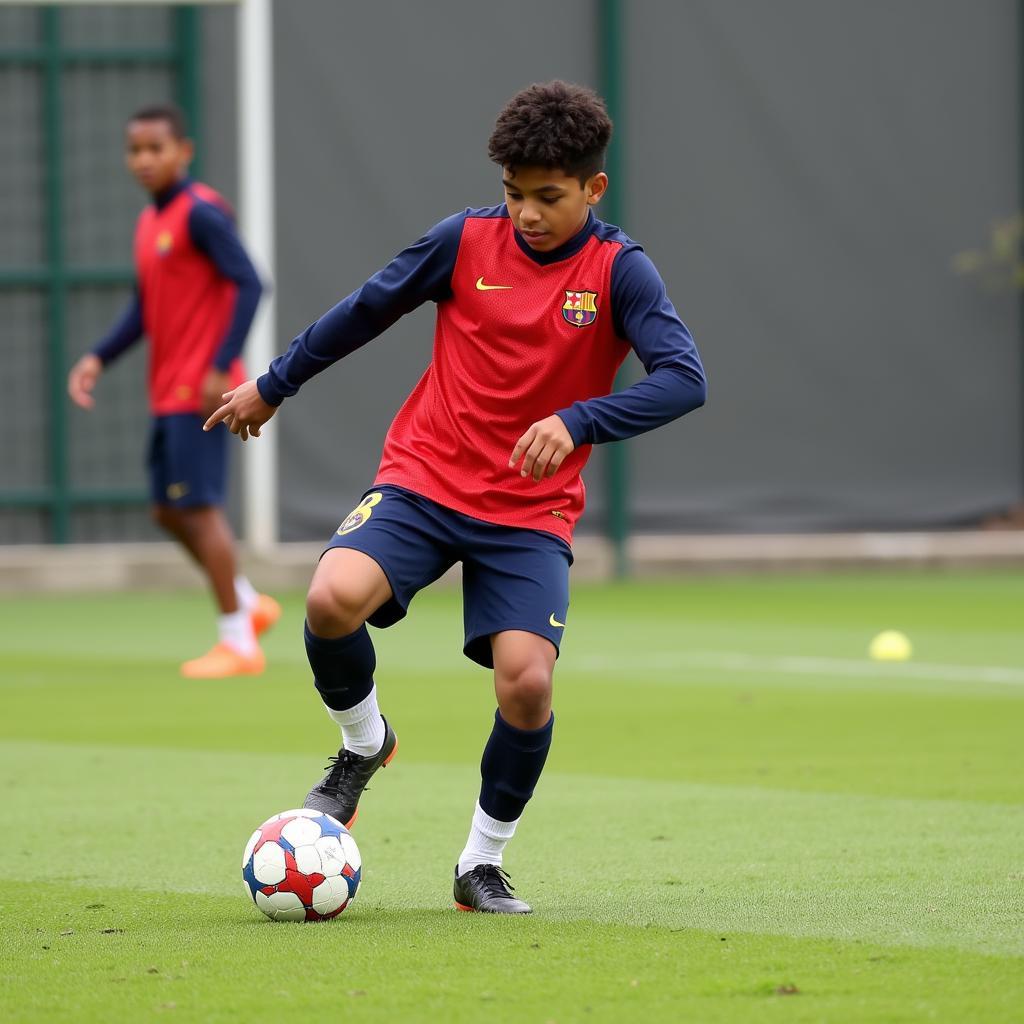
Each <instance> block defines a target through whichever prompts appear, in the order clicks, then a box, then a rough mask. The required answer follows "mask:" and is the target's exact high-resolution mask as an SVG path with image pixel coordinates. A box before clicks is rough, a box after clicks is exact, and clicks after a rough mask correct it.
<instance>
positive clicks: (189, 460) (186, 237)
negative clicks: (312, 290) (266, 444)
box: [68, 106, 281, 679]
mask: <svg viewBox="0 0 1024 1024" xmlns="http://www.w3.org/2000/svg"><path fill="white" fill-rule="evenodd" d="M125 140H126V161H127V164H128V169H129V171H131V173H132V174H133V175H134V176H135V178H136V180H137V181H138V182H139V184H140V185H141V186H142V187H143V188H144V189H145V190H146V191H147V192H149V194H150V196H151V197H152V200H153V202H152V204H151V205H149V206H147V207H146V208H145V209H144V210H143V211H142V213H141V215H140V216H139V220H138V224H137V226H136V228H135V246H134V250H135V270H136V288H135V295H134V297H133V298H132V300H131V302H130V303H129V304H128V307H127V308H126V309H125V310H124V312H123V313H122V314H121V317H120V318H119V319H118V321H117V322H116V323H115V324H114V326H113V327H112V328H111V330H110V332H109V333H108V334H107V336H106V337H105V338H104V339H103V340H102V341H101V342H100V343H99V344H98V345H97V346H96V347H95V348H94V349H93V350H92V351H91V352H89V353H88V354H87V355H84V356H83V357H82V358H81V359H79V360H78V362H76V363H75V365H74V366H73V367H72V369H71V373H70V375H69V377H68V392H69V393H70V395H71V398H72V399H73V400H74V401H75V402H76V403H77V404H78V405H80V406H81V407H82V408H84V409H91V408H92V407H93V405H94V398H93V394H92V392H93V389H94V388H95V386H96V382H97V380H98V379H99V377H100V374H101V373H102V372H103V370H104V369H105V368H106V367H107V366H108V365H109V364H110V363H112V362H113V361H114V360H115V359H116V358H117V357H118V356H119V355H121V354H122V353H123V352H125V351H126V350H127V349H128V348H130V347H131V346H132V345H134V344H135V343H136V342H137V341H138V340H139V338H141V337H142V335H143V334H146V335H147V336H148V337H149V340H150V350H149V402H150V408H151V411H152V414H153V426H152V432H151V436H150V442H149V476H150V490H151V496H152V502H153V506H152V510H153V518H154V519H155V520H156V522H157V523H158V525H160V526H161V527H162V528H163V529H164V530H166V531H167V532H168V533H169V534H170V535H171V536H172V537H174V538H175V539H176V540H177V541H178V542H179V543H180V544H181V545H182V546H183V547H184V548H185V550H186V551H188V553H189V554H190V555H191V556H192V557H193V558H194V559H195V561H196V562H197V563H198V564H199V567H200V568H201V569H202V570H203V572H204V574H205V575H206V578H207V580H208V581H209V584H210V587H211V589H212V590H213V595H214V598H215V600H216V602H217V606H218V608H219V611H220V616H219V619H218V626H219V633H220V640H219V643H217V644H216V646H214V647H213V649H212V650H211V651H209V652H208V653H206V654H204V655H203V656H202V657H199V658H196V659H194V660H192V661H187V662H185V664H184V665H182V667H181V672H182V675H184V676H186V677H188V678H192V679H211V678H219V677H223V676H233V675H255V674H258V673H260V672H262V671H263V667H264V657H263V652H262V651H261V650H260V646H259V643H258V641H257V636H258V634H260V633H262V632H263V631H264V630H266V629H269V628H270V626H272V625H273V624H274V622H275V621H277V618H278V617H279V615H280V614H281V609H280V607H279V605H278V604H277V602H276V601H275V600H274V599H273V598H271V597H269V596H267V595H266V594H257V593H256V591H255V590H254V589H253V587H252V584H251V583H250V582H249V581H248V580H247V579H246V578H245V576H242V575H239V574H238V572H237V570H236V568H235V553H234V538H233V536H232V533H231V527H230V525H229V524H228V521H227V519H226V518H225V516H224V513H223V511H222V508H221V506H222V504H223V501H224V487H225V476H226V466H225V454H226V453H225V447H226V440H227V432H226V430H225V429H224V428H221V429H219V430H213V431H209V432H204V431H203V429H202V426H203V421H204V420H205V418H206V417H207V416H209V415H210V413H211V412H212V411H213V410H214V409H215V408H216V407H217V406H218V405H219V404H220V402H221V396H222V395H223V394H224V392H225V391H227V390H228V388H230V387H232V386H234V385H236V384H238V383H240V382H241V381H242V380H244V379H245V374H244V372H243V370H242V364H241V362H240V361H239V358H238V357H239V353H240V352H241V351H242V346H243V344H244V342H245V336H246V334H247V333H248V331H249V325H250V324H251V323H252V318H253V314H254V313H255V312H256V306H257V304H258V303H259V298H260V290H261V289H260V281H259V278H258V277H257V275H256V271H255V269H254V268H253V265H252V262H251V261H250V260H249V257H248V256H247V255H246V252H245V249H243V248H242V243H241V242H240V241H239V238H238V234H237V232H236V231H235V226H234V223H233V219H232V214H231V211H230V209H229V207H228V206H227V204H226V203H225V202H224V200H223V199H221V197H220V196H219V195H217V193H216V192H214V190H213V189H211V188H208V187H207V186H206V185H201V184H199V182H194V181H192V180H191V179H190V178H189V177H188V166H189V163H190V162H191V160H192V152H193V150H192V143H191V142H190V141H189V140H188V139H187V138H186V137H185V122H184V118H183V117H182V114H181V112H180V111H179V110H178V109H177V108H176V107H173V106H154V107H146V108H145V109H143V110H140V111H138V112H137V113H136V114H135V115H133V117H132V118H131V120H130V121H129V122H128V124H127V126H126V129H125Z"/></svg>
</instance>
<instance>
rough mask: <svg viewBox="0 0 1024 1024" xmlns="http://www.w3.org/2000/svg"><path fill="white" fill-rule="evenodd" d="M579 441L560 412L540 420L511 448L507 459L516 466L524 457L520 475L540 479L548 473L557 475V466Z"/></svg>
mask: <svg viewBox="0 0 1024 1024" xmlns="http://www.w3.org/2000/svg"><path fill="white" fill-rule="evenodd" d="M575 448H576V445H575V444H573V440H572V436H571V435H570V434H569V431H568V430H567V429H566V426H565V424H564V423H563V422H562V420H561V418H560V417H558V416H549V417H548V418H547V419H546V420H538V421H537V422H536V423H534V424H532V425H531V426H530V428H529V429H528V430H527V431H526V433H525V434H523V436H522V437H521V438H519V440H518V441H516V446H515V448H513V449H512V456H511V458H509V460H508V466H509V469H514V468H515V465H516V463H517V462H518V461H519V460H520V459H522V460H523V464H522V466H521V467H520V470H519V475H520V476H532V477H533V479H534V480H535V481H537V482H539V481H540V480H542V479H543V478H544V477H546V476H554V475H555V472H556V471H557V469H558V467H559V466H560V465H561V464H562V463H563V462H564V461H565V457H566V456H567V455H569V454H570V453H571V452H572V451H573V450H574V449H575Z"/></svg>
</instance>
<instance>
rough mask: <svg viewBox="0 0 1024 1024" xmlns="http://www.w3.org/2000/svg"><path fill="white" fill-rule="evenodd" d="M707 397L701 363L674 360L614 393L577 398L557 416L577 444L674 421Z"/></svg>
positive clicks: (632, 433)
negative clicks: (693, 363) (577, 400)
mask: <svg viewBox="0 0 1024 1024" xmlns="http://www.w3.org/2000/svg"><path fill="white" fill-rule="evenodd" d="M706 398H707V384H706V381H705V378H704V371H703V369H702V368H701V366H700V364H699V363H698V364H696V365H676V364H673V365H669V366H662V367H660V368H659V369H656V370H654V372H653V373H651V374H650V376H648V377H645V378H644V379H643V380H641V381H638V382H637V383H636V384H633V385H632V386H630V387H628V388H625V389H624V390H622V391H618V392H616V393H615V394H613V395H605V396H603V397H601V398H590V399H588V400H587V401H585V402H574V403H573V404H572V405H571V406H570V407H569V408H568V409H560V410H559V411H558V416H559V417H560V418H561V420H562V422H563V423H565V426H566V428H567V429H568V431H569V433H570V435H572V439H573V443H574V444H575V445H576V446H577V447H579V446H580V445H582V444H604V443H606V442H608V441H624V440H626V438H629V437H636V436H637V435H638V434H645V433H647V431H649V430H655V429H656V428H657V427H661V426H664V425H665V424H666V423H671V422H672V420H675V419H678V418H679V417H680V416H684V415H686V413H688V412H692V411H693V410H694V409H699V408H700V407H701V406H702V405H703V404H704V402H705V400H706Z"/></svg>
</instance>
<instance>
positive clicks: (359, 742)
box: [327, 684, 384, 757]
mask: <svg viewBox="0 0 1024 1024" xmlns="http://www.w3.org/2000/svg"><path fill="white" fill-rule="evenodd" d="M327 714H328V715H330V716H331V718H332V719H334V721H335V722H337V723H338V725H340V726H341V739H342V742H343V743H344V744H345V749H346V750H351V751H352V753H353V754H358V755H359V756H360V757H372V756H373V755H374V754H376V753H379V751H380V748H381V747H383V746H384V719H383V718H381V717H380V708H379V707H377V686H376V684H374V687H373V689H372V690H371V691H370V693H369V696H367V697H364V698H363V699H362V700H361V701H360V702H359V703H358V704H356V705H355V707H351V708H346V709H345V710H344V711H335V710H334V709H333V708H327Z"/></svg>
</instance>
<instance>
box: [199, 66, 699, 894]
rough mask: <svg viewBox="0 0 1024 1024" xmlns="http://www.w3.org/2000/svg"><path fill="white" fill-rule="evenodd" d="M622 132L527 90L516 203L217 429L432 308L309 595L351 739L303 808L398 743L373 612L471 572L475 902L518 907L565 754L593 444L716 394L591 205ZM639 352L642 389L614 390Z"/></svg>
mask: <svg viewBox="0 0 1024 1024" xmlns="http://www.w3.org/2000/svg"><path fill="white" fill-rule="evenodd" d="M611 130H612V125H611V122H610V120H609V118H608V114H607V112H606V110H605V107H604V103H603V102H602V101H601V100H600V98H599V97H598V96H596V95H595V94H594V93H593V92H591V91H590V90H588V89H584V88H580V87H578V86H574V85H567V84H566V83H564V82H558V81H556V82H550V83H548V84H546V85H532V86H530V87H529V88H527V89H525V90H524V91H522V92H520V93H519V94H517V95H516V96H514V97H513V98H512V100H511V101H510V102H509V103H508V105H507V106H506V107H505V109H504V110H503V111H502V112H501V114H500V115H499V117H498V120H497V124H496V126H495V128H494V132H493V134H492V135H491V138H490V146H489V155H490V157H491V159H492V160H494V161H495V162H496V163H497V164H499V165H500V166H501V169H502V181H503V184H504V189H505V202H504V203H503V204H502V205H501V206H495V207H490V208H487V209H472V210H466V211H465V212H463V213H458V214H455V215H454V216H452V217H449V218H447V219H446V220H443V221H441V223H440V224H438V225H436V226H435V227H433V228H431V229H430V230H429V231H428V232H427V233H426V234H425V235H424V236H423V237H422V238H421V239H420V240H419V241H417V242H415V243H414V244H413V245H412V246H410V247H409V248H408V249H406V250H404V251H403V252H401V253H399V255H398V256H396V257H395V258H394V259H393V260H392V261H391V262H390V263H389V264H388V265H387V266H386V267H385V268H384V269H383V270H381V271H380V272H379V273H377V274H375V275H374V276H373V277H371V278H370V280H369V281H367V282H366V283H365V284H364V285H363V286H362V287H361V288H359V289H358V290H356V291H355V292H353V293H352V294H351V295H350V296H348V298H346V299H344V300H343V301H342V302H340V303H339V304H338V305H337V306H335V307H334V308H333V309H331V310H330V311H328V312H327V313H326V314H324V316H322V317H321V318H320V319H319V320H317V321H316V323H314V324H312V325H311V326H310V327H308V328H307V329H306V330H305V331H303V332H302V334H300V335H299V337H297V338H296V339H295V340H294V341H293V342H292V344H291V347H290V348H289V349H288V351H287V352H286V353H285V354H284V355H282V356H280V357H279V358H277V359H275V360H274V362H273V363H272V364H271V366H270V369H269V371H268V372H267V373H265V374H264V375H263V376H262V377H260V378H259V380H257V381H248V382H246V383H245V384H242V385H241V386H240V387H238V388H236V389H234V390H233V391H232V392H231V393H230V394H229V395H225V398H226V399H227V402H226V404H225V405H223V406H222V407H221V408H220V409H218V410H217V412H216V413H215V414H214V415H213V416H212V417H211V418H210V420H209V421H208V422H207V426H208V427H210V426H212V425H213V424H215V423H220V422H222V421H223V422H226V423H227V424H228V427H229V429H230V430H231V432H232V433H237V434H240V435H241V437H242V439H243V440H245V439H246V438H247V437H248V436H249V435H253V436H258V435H259V433H260V430H261V428H262V426H263V424H265V423H266V422H267V420H269V419H270V417H271V416H273V414H274V412H275V411H276V409H277V407H278V406H279V405H280V404H281V402H282V401H283V400H284V399H285V398H288V397H289V396H291V395H294V394H295V393H296V391H298V389H299V387H300V386H301V385H302V384H303V383H304V382H305V381H307V380H308V379H309V378H310V377H312V376H313V375H314V374H316V373H318V372H319V371H320V370H323V369H325V368H326V367H327V366H329V365H330V364H331V363H333V362H335V361H336V360H338V359H341V358H342V357H343V356H346V355H348V354H349V353H350V352H352V351H354V350H355V349H357V348H359V347H360V346H361V345H363V344H365V343H366V342H368V341H370V340H371V339H372V338H375V337H376V336H377V335H378V334H380V333H381V332H382V331H384V330H385V329H386V328H387V327H388V326H389V325H391V324H392V323H394V322H395V321H396V320H397V319H398V318H399V317H400V316H402V315H403V314H405V313H407V312H409V311H410V310H411V309H414V308H415V307H417V306H419V305H421V304H422V303H424V302H428V301H430V302H434V303H436V305H437V326H436V329H435V333H434V354H433V360H432V362H431V364H430V366H429V367H428V368H427V371H426V373H425V374H424V375H423V377H422V378H421V380H420V382H419V383H418V384H417V385H416V387H415V389H414V390H413V392H412V394H411V395H410V396H409V398H408V399H407V401H406V402H405V404H404V405H403V406H402V408H401V409H400V410H399V412H398V415H397V416H396V417H395V420H394V422H393V423H392V425H391V429H390V430H389V432H388V435H387V439H386V441H385V442H384V453H383V458H382V460H381V464H380V468H379V470H378V472H377V477H376V480H375V482H374V484H373V487H372V488H371V489H370V490H369V491H367V492H366V494H364V496H363V498H362V500H361V501H360V502H359V505H358V506H357V507H356V508H355V510H354V511H353V512H352V513H351V514H350V515H349V516H348V517H347V518H346V519H345V520H344V521H343V522H342V524H341V526H340V527H339V528H338V531H337V533H336V534H335V535H334V537H332V539H331V541H330V542H329V544H328V547H327V550H326V551H325V553H324V554H323V556H322V558H321V560H320V563H319V565H318V567H317V569H316V572H315V574H314V577H313V581H312V584H311V585H310V588H309V595H308V597H307V601H306V629H305V642H306V652H307V654H308V657H309V663H310V665H311V667H312V669H313V677H314V682H315V685H316V688H317V689H318V690H319V692H320V696H321V698H322V699H323V701H324V703H325V704H326V706H327V713H328V714H329V715H330V717H331V718H332V719H334V721H336V722H337V723H338V724H339V726H340V727H341V734H342V739H343V743H344V745H343V747H342V749H341V750H340V751H339V752H338V755H337V757H332V759H331V760H332V762H333V763H332V764H331V765H330V766H329V768H328V771H327V774H326V775H325V776H324V777H323V778H322V779H321V780H320V782H318V783H317V784H316V785H315V786H314V787H313V789H312V791H311V792H310V794H309V796H308V797H307V799H306V806H307V807H313V808H317V809H319V810H322V811H326V812H327V813H329V814H331V815H333V816H335V817H336V818H338V819H340V820H341V821H342V822H344V823H346V824H350V823H351V822H352V821H353V820H354V818H355V816H356V809H357V805H358V802H359V797H360V795H361V793H362V791H363V789H364V788H365V786H366V783H367V782H368V780H369V779H370V777H371V776H372V775H373V774H374V772H376V771H377V770H378V769H379V768H381V767H382V766H384V765H386V764H387V763H388V761H390V759H391V758H392V756H393V755H394V753H395V749H396V746H397V743H396V739H395V732H394V730H393V729H392V727H391V724H390V722H388V721H386V720H385V719H384V718H382V717H381V713H380V710H379V709H378V705H377V691H376V687H375V686H374V680H373V672H374V668H375V658H374V649H373V643H372V641H371V640H370V636H369V634H368V632H367V630H366V625H365V623H367V622H369V623H370V624H371V625H374V626H378V627H385V626H389V625H391V624H392V623H394V622H396V621H397V620H398V619H401V618H402V616H404V615H405V613H406V609H407V607H408V605H409V602H410V600H411V599H412V597H413V596H414V595H415V594H416V592H417V591H418V590H420V589H421V588H423V587H425V586H426V585H427V584H429V583H431V582H433V581H434V580H436V579H437V578H438V577H439V576H441V574H442V573H443V572H444V571H445V570H446V569H447V568H448V567H449V566H450V565H452V564H453V563H454V562H457V561H461V562H462V567H463V583H462V586H463V599H464V618H465V647H464V651H465V654H466V655H467V656H468V657H469V658H471V659H472V660H473V661H475V662H477V663H479V664H480V665H483V666H485V667H487V668H493V670H494V688H495V693H496V696H497V703H498V709H497V712H496V713H495V716H494V723H493V726H492V728H491V733H490V737H489V738H488V740H487V742H486V745H485V747H484V752H483V760H482V762H481V766H480V770H481V777H482V783H481V787H480V793H479V798H478V800H477V803H476V806H475V809H474V813H473V818H472V824H471V827H470V831H469V838H468V840H467V842H466V846H465V848H464V849H463V851H462V853H461V855H460V856H459V859H458V864H457V865H456V869H455V902H456V905H457V906H458V907H459V908H460V909H462V910H482V911H490V912H494V913H509V914H524V913H529V911H530V907H529V906H528V905H527V904H526V903H525V902H523V901H522V900H520V899H518V898H517V897H516V896H514V895H513V892H512V886H511V885H510V884H509V881H508V875H507V874H506V873H505V872H504V870H503V868H502V851H503V849H504V847H505V844H506V843H507V842H508V841H509V839H511V837H512V835H513V833H514V832H515V830H516V824H517V822H518V821H519V818H520V816H521V815H522V813H523V809H524V808H525V806H526V803H527V801H528V800H529V799H530V797H531V795H532V794H533V790H534V786H535V785H536V783H537V780H538V778H539V777H540V774H541V770H542V769H543V767H544V761H545V759H546V757H547V754H548V748H549V747H550V745H551V733H552V726H553V723H554V718H553V716H552V713H551V679H552V672H553V670H554V665H555V658H556V657H557V655H558V647H559V643H560V642H561V638H562V634H563V631H564V630H565V628H566V622H567V611H568V607H569V566H570V565H571V563H572V552H571V549H570V546H569V544H570V541H571V540H572V531H573V527H574V525H575V523H576V520H577V519H578V518H579V515H580V513H581V512H582V511H583V498H584V490H583V483H582V481H581V479H580V471H581V470H582V468H583V465H584V463H585V462H586V461H587V458H588V456H589V455H590V450H591V446H592V445H594V444H600V443H602V442H606V441H617V440H622V439H623V438H627V437H633V436H634V435H636V434H640V433H643V432H644V431H647V430H652V429H653V428H655V427H658V426H661V425H662V424H664V423H668V422H669V421H670V420H673V419H675V418H676V417H678V416H682V415H683V414H684V413H687V412H689V411H691V410H692V409H696V408H697V407H698V406H700V405H702V404H703V402H704V396H705V383H704V372H703V369H702V368H701V363H700V359H699V357H698V355H697V350H696V348H695V347H694V344H693V341H692V339H691V337H690V334H689V332H688V331H687V329H686V327H685V326H684V325H683V323H682V322H681V321H680V319H679V316H678V315H677V313H676V311H675V309H674V308H673V306H672V303H671V302H670V301H669V299H668V297H667V296H666V293H665V286H664V284H663V283H662V280H661V278H660V276H659V275H658V272H657V270H655V268H654V265H653V264H652V263H651V261H650V260H649V259H648V258H647V256H645V255H644V252H643V250H642V249H641V248H640V246H638V245H637V244H636V243H635V242H633V241H632V240H631V239H630V238H628V237H627V236H626V235H624V234H623V233H622V232H621V231H620V230H619V229H618V228H616V227H612V226H611V225H608V224H603V223H602V222H601V221H599V220H597V218H596V217H595V216H594V212H593V207H594V206H595V205H596V204H597V203H598V201H599V200H600V199H601V196H602V195H603V194H604V192H605V189H606V188H607V187H608V178H607V176H606V175H605V173H604V172H603V171H602V166H603V161H604V155H605V150H606V148H607V146H608V142H609V139H610V138H611ZM631 347H632V349H633V350H634V351H635V352H636V353H637V355H638V356H639V357H640V359H641V361H642V362H643V364H644V367H645V368H646V370H647V374H648V376H647V377H646V378H645V379H643V380H641V381H639V382H638V383H636V384H634V385H633V386H632V387H629V388H626V389H625V390H623V391H621V392H618V393H617V394H610V392H611V390H612V386H613V380H614V377H615V372H616V370H617V369H618V367H619V365H620V364H621V363H622V361H623V359H625V357H626V355H627V354H628V353H629V351H630V348H631Z"/></svg>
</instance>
